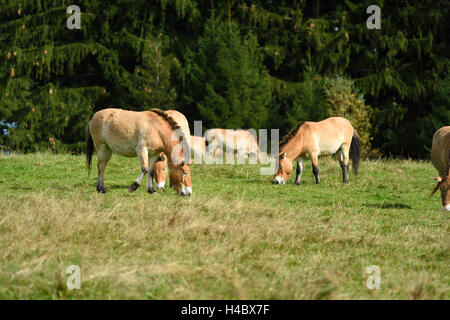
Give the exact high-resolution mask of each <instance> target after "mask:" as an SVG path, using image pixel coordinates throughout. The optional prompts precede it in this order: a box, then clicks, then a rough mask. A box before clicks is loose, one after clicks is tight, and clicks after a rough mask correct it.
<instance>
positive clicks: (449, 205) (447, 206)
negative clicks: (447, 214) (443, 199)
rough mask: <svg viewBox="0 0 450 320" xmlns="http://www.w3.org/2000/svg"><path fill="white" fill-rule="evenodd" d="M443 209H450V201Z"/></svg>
mask: <svg viewBox="0 0 450 320" xmlns="http://www.w3.org/2000/svg"><path fill="white" fill-rule="evenodd" d="M442 211H450V203H449V204H448V205H446V206H445V207H442Z"/></svg>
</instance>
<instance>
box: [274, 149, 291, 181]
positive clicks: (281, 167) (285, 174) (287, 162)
mask: <svg viewBox="0 0 450 320" xmlns="http://www.w3.org/2000/svg"><path fill="white" fill-rule="evenodd" d="M291 173H292V160H291V159H289V158H288V157H287V156H286V152H280V154H279V155H278V170H277V172H276V173H275V176H274V178H275V180H274V183H275V184H285V183H286V181H288V180H289V177H290V176H291Z"/></svg>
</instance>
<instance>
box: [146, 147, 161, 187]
mask: <svg viewBox="0 0 450 320" xmlns="http://www.w3.org/2000/svg"><path fill="white" fill-rule="evenodd" d="M158 157H159V155H158V154H157V155H155V156H153V157H150V158H149V159H148V166H149V168H152V170H151V171H150V174H149V176H148V181H147V191H148V193H150V194H152V193H155V192H156V190H155V188H153V178H154V177H155V171H154V165H155V162H156V160H158Z"/></svg>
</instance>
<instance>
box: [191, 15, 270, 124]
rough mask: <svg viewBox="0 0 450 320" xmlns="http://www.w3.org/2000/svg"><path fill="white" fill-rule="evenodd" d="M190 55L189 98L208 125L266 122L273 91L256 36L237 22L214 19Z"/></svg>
mask: <svg viewBox="0 0 450 320" xmlns="http://www.w3.org/2000/svg"><path fill="white" fill-rule="evenodd" d="M190 59H191V60H190V62H189V64H188V66H187V68H189V69H190V70H191V72H190V77H189V80H188V81H189V82H188V86H189V91H188V92H187V94H186V97H185V98H186V101H188V102H189V103H190V104H191V105H193V106H194V107H195V108H196V109H197V111H198V116H200V117H201V119H203V120H204V121H205V124H204V125H206V126H207V127H225V128H255V129H257V128H261V127H263V126H264V125H265V122H266V120H267V117H268V111H267V109H266V107H267V105H268V103H269V101H270V92H269V90H268V89H269V87H268V81H267V78H266V76H265V75H264V69H263V66H262V64H261V58H260V54H259V51H258V44H257V42H256V39H255V38H254V37H253V36H251V35H248V36H241V34H240V32H239V28H238V26H237V25H236V24H235V23H231V24H228V23H224V22H221V21H215V23H214V24H213V23H212V21H211V22H210V23H209V25H207V27H206V28H205V33H204V35H203V37H202V38H201V39H200V41H199V44H198V48H197V50H196V52H195V53H194V52H190Z"/></svg>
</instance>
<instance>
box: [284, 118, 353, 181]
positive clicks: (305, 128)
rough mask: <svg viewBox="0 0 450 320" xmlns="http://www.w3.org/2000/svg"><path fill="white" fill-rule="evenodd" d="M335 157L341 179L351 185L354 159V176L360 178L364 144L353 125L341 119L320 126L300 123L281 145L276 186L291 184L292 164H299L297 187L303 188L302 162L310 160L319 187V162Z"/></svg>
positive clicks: (324, 122)
mask: <svg viewBox="0 0 450 320" xmlns="http://www.w3.org/2000/svg"><path fill="white" fill-rule="evenodd" d="M334 153H337V157H338V160H339V163H340V165H341V168H342V179H343V182H345V183H346V182H348V169H349V157H350V158H351V159H352V164H353V172H354V173H355V175H357V174H358V164H359V160H360V156H361V142H360V140H359V136H358V134H357V133H356V131H355V130H354V129H353V127H352V125H351V124H350V121H348V120H347V119H345V118H341V117H332V118H328V119H325V120H323V121H320V122H310V121H306V122H300V123H299V124H298V125H297V126H296V127H295V128H293V129H292V130H291V131H290V132H289V133H288V134H287V135H286V136H285V137H284V138H283V139H282V140H281V142H280V149H279V165H278V171H277V172H276V173H275V183H276V184H285V183H286V181H288V179H289V176H290V175H291V172H292V161H293V160H297V176H296V179H295V182H294V184H296V185H300V179H301V175H302V171H303V159H304V158H305V157H309V158H310V159H311V162H312V167H313V174H314V177H315V178H316V183H317V184H319V183H320V178H319V160H318V158H319V156H326V155H332V154H334Z"/></svg>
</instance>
